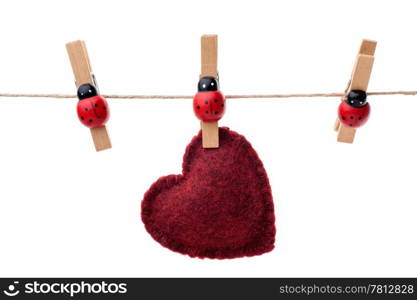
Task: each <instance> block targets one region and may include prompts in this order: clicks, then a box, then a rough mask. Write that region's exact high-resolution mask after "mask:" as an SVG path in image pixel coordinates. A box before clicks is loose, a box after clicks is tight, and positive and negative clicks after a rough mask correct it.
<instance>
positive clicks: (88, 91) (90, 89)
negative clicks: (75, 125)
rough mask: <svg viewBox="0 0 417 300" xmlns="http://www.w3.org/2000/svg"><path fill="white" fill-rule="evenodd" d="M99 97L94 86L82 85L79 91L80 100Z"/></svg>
mask: <svg viewBox="0 0 417 300" xmlns="http://www.w3.org/2000/svg"><path fill="white" fill-rule="evenodd" d="M97 95H98V93H97V89H96V88H95V86H94V85H91V84H89V83H86V84H83V85H80V87H79V88H78V90H77V96H78V99H80V100H83V99H87V98H91V97H94V96H97Z"/></svg>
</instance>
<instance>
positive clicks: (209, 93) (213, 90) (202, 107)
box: [193, 77, 226, 122]
mask: <svg viewBox="0 0 417 300" xmlns="http://www.w3.org/2000/svg"><path fill="white" fill-rule="evenodd" d="M225 105H226V101H225V98H224V96H223V94H222V92H220V91H219V83H218V82H217V80H216V79H215V78H214V77H203V78H201V79H200V81H199V82H198V93H197V94H196V95H195V96H194V100H193V107H194V113H195V115H196V116H197V118H198V119H200V120H201V121H203V122H217V121H218V120H220V119H221V118H222V117H223V115H224V110H225Z"/></svg>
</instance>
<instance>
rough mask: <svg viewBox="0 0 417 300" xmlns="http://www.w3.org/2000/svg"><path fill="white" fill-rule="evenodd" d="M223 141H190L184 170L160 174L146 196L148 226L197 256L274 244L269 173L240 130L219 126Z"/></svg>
mask: <svg viewBox="0 0 417 300" xmlns="http://www.w3.org/2000/svg"><path fill="white" fill-rule="evenodd" d="M219 138H220V147H219V148H217V149H203V148H202V146H201V131H200V133H199V135H198V136H196V137H194V138H193V139H192V141H191V143H190V144H189V145H188V147H187V149H186V152H185V155H184V160H183V174H182V175H169V176H165V177H161V178H159V179H158V180H157V181H156V182H155V183H154V184H153V185H152V186H151V187H150V189H149V190H148V191H147V192H146V194H145V197H144V199H143V201H142V220H143V222H144V223H145V227H146V229H147V231H148V232H149V233H150V234H151V235H152V237H153V238H154V239H155V240H156V241H158V242H159V243H160V244H162V245H163V246H165V247H167V248H169V249H171V250H173V251H176V252H180V253H183V254H188V255H189V256H191V257H196V256H197V257H200V258H203V257H208V258H219V259H222V258H235V257H243V256H253V255H260V254H263V253H265V252H269V251H271V250H272V249H273V248H274V241H275V215H274V204H273V201H272V192H271V187H270V185H269V180H268V176H267V174H266V171H265V169H264V167H263V164H262V162H261V161H260V159H259V157H258V155H257V154H256V152H255V150H254V149H253V148H252V146H251V145H250V143H249V142H248V141H247V140H246V139H245V138H244V137H243V136H242V135H240V134H238V133H236V132H233V131H230V130H229V129H228V128H220V129H219Z"/></svg>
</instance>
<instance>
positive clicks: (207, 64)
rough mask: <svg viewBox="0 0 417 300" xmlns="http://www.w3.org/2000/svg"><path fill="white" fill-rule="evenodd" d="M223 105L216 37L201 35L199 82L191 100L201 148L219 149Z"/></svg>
mask: <svg viewBox="0 0 417 300" xmlns="http://www.w3.org/2000/svg"><path fill="white" fill-rule="evenodd" d="M225 105H226V102H225V98H224V96H223V94H222V93H221V92H220V91H219V76H218V71H217V35H203V36H202V37H201V74H200V81H199V82H198V93H197V94H196V95H195V97H194V100H193V108H194V113H195V115H196V116H197V118H198V119H200V121H201V131H202V139H203V148H218V147H219V125H218V121H219V120H220V119H221V118H222V117H223V115H224V110H225Z"/></svg>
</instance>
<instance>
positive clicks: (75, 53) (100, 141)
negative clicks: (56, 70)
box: [66, 41, 112, 151]
mask: <svg viewBox="0 0 417 300" xmlns="http://www.w3.org/2000/svg"><path fill="white" fill-rule="evenodd" d="M66 48H67V52H68V56H69V59H70V61H71V66H72V71H73V72H74V77H75V84H76V86H77V89H79V88H80V86H82V85H84V86H88V85H90V87H91V86H92V87H91V88H92V89H94V90H95V91H94V92H95V95H97V91H96V89H97V84H96V82H95V78H94V75H93V72H92V69H91V64H90V59H89V57H88V52H87V48H86V46H85V42H84V41H75V42H71V43H68V44H66ZM90 92H91V90H90ZM78 94H79V91H78ZM82 101H84V100H82ZM99 101H101V102H99V103H100V105H101V103H103V107H98V108H97V109H104V110H106V112H105V113H106V114H107V113H108V112H107V110H108V107H107V103H105V100H104V98H102V99H99ZM103 101H104V102H103ZM104 103H105V105H104ZM95 105H96V106H98V104H97V103H96V104H95ZM93 106H94V105H93ZM92 109H95V108H92ZM86 110H87V108H86ZM95 113H96V111H95ZM103 114H104V112H103ZM96 115H97V113H96ZM80 118H82V119H84V118H83V117H80ZM98 118H100V116H98ZM89 121H90V122H93V120H89ZM86 122H88V121H86ZM94 122H95V120H94ZM83 123H84V122H83ZM85 125H86V126H88V123H87V124H85ZM88 127H90V130H91V136H92V138H93V141H94V145H95V148H96V151H101V150H105V149H110V148H111V147H112V145H111V141H110V138H109V135H108V132H107V129H106V126H105V125H102V126H99V127H94V128H91V126H88Z"/></svg>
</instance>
